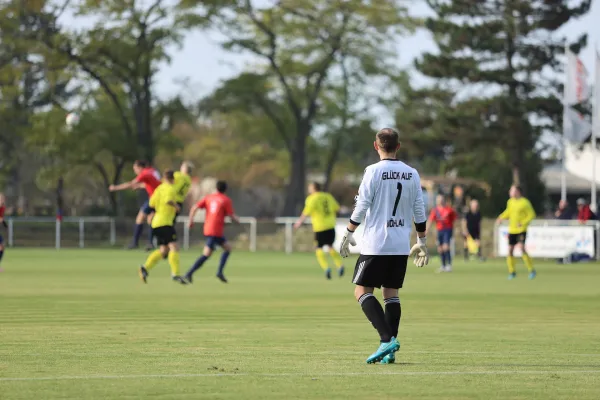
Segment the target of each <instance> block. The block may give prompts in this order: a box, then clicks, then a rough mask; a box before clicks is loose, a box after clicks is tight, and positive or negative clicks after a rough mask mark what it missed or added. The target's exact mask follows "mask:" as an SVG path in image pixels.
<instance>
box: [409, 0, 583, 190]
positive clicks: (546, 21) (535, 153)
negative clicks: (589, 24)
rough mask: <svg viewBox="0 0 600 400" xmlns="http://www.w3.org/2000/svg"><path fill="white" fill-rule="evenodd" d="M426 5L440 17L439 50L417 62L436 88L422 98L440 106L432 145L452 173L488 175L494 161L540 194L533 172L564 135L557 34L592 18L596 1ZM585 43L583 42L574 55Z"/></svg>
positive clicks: (436, 24)
mask: <svg viewBox="0 0 600 400" xmlns="http://www.w3.org/2000/svg"><path fill="white" fill-rule="evenodd" d="M427 3H428V4H429V5H430V7H431V8H432V10H433V11H434V12H435V14H436V15H435V17H432V18H429V19H427V21H426V26H427V28H428V29H429V30H430V31H431V32H432V34H433V37H434V40H435V42H436V44H437V46H438V49H439V51H438V52H436V53H427V54H425V55H423V57H421V58H420V59H419V60H418V61H417V62H416V67H417V69H418V71H419V72H420V73H421V74H423V75H425V76H427V77H429V78H432V79H435V80H436V85H437V89H431V88H428V90H429V91H427V90H426V91H420V92H419V91H418V92H417V93H419V95H422V96H425V98H424V99H423V100H425V101H428V102H433V103H437V104H436V106H437V107H436V109H435V110H430V112H431V113H433V114H430V116H429V117H435V118H436V120H435V121H433V120H430V121H429V123H427V124H426V129H427V130H428V135H427V136H428V140H430V142H431V141H434V142H436V141H437V143H438V146H434V147H436V148H437V149H438V150H439V149H444V152H445V154H442V155H441V157H442V158H443V159H445V160H447V161H448V162H449V164H448V166H449V167H454V168H458V169H459V170H461V169H462V170H463V171H470V173H475V174H476V175H479V176H481V175H484V174H485V173H486V171H485V169H487V170H489V169H490V168H489V167H490V162H491V161H492V160H491V159H494V161H497V162H500V165H495V169H496V171H499V170H503V171H507V172H508V171H510V172H509V174H510V175H511V178H512V181H513V182H514V183H520V184H522V185H523V186H529V187H530V189H532V190H533V189H535V188H537V187H539V178H538V177H537V173H534V174H530V173H529V172H530V171H531V170H532V171H537V172H539V169H540V166H541V162H540V154H539V149H538V148H537V147H536V146H537V145H538V143H539V140H540V137H541V136H542V135H551V134H553V133H555V132H559V131H560V129H561V128H560V126H561V119H562V106H561V102H560V85H559V84H558V82H557V74H558V73H560V72H561V62H560V61H561V59H560V57H561V55H562V54H563V53H564V45H565V40H564V39H563V38H559V37H557V34H556V31H557V30H558V29H560V28H561V27H562V26H563V25H564V24H565V23H567V22H568V21H570V20H571V19H573V18H578V17H580V16H582V15H584V14H585V13H586V12H588V10H589V8H590V3H591V1H589V0H580V1H577V2H571V1H567V0H556V1H551V2H548V1H542V0H533V1H532V0H484V1H478V2H468V1H463V0H452V1H438V0H428V1H427ZM574 3H576V4H574ZM585 41H586V37H585V36H582V37H581V38H580V39H579V40H578V41H577V43H575V44H574V45H573V46H572V48H573V49H574V50H578V48H579V47H581V46H583V45H585ZM552 71H553V72H554V73H552ZM444 107H445V109H444ZM421 122H424V120H421ZM419 133H420V132H419ZM494 153H497V154H498V157H492V156H491V155H492V154H494ZM475 168H482V169H479V170H477V171H474V169H475ZM526 172H527V173H526ZM505 184H506V182H505ZM536 192H537V191H536Z"/></svg>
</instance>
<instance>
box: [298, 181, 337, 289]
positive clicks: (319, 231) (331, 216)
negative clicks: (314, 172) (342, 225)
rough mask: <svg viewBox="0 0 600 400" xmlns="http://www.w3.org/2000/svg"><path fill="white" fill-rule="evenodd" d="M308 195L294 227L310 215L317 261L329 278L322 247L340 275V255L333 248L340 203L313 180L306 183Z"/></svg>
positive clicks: (329, 270) (328, 269) (329, 271)
mask: <svg viewBox="0 0 600 400" xmlns="http://www.w3.org/2000/svg"><path fill="white" fill-rule="evenodd" d="M308 193H309V195H308V197H307V198H306V203H305V205H304V210H303V211H302V215H301V216H300V218H298V221H296V224H295V225H294V228H296V229H298V228H299V227H300V226H301V225H302V223H303V222H304V220H305V219H306V218H307V217H310V221H311V223H312V227H313V232H314V233H315V242H316V246H317V250H316V255H317V261H318V262H319V265H320V266H321V268H323V270H324V271H325V277H327V279H331V268H329V263H328V262H327V256H326V255H325V251H324V249H325V248H327V249H328V250H329V255H330V256H331V258H333V262H334V263H335V266H336V267H337V270H338V275H339V276H340V277H342V276H344V265H343V262H342V256H340V253H338V252H337V251H336V250H335V249H334V248H333V242H335V225H336V222H337V212H338V211H339V209H340V205H339V204H338V202H337V201H335V199H334V198H333V196H332V195H331V194H329V193H326V192H322V191H321V185H320V184H319V183H317V182H313V183H311V184H310V185H308Z"/></svg>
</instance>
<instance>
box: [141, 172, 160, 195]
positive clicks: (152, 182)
mask: <svg viewBox="0 0 600 400" xmlns="http://www.w3.org/2000/svg"><path fill="white" fill-rule="evenodd" d="M135 181H136V182H141V183H143V184H144V186H146V192H148V197H150V196H152V193H154V190H155V189H156V188H157V187H158V185H160V184H161V181H160V175H159V174H158V171H156V170H155V169H154V168H144V169H143V170H142V172H140V174H139V175H138V176H137V177H136V178H135Z"/></svg>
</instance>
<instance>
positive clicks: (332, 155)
mask: <svg viewBox="0 0 600 400" xmlns="http://www.w3.org/2000/svg"><path fill="white" fill-rule="evenodd" d="M341 142H342V134H341V133H340V134H339V135H338V136H336V138H335V139H334V140H333V141H332V146H331V149H330V151H329V157H327V163H326V164H325V183H324V184H323V190H324V191H326V192H327V191H329V186H330V185H331V178H332V176H333V168H334V167H335V165H336V164H337V161H338V159H339V156H340V147H341Z"/></svg>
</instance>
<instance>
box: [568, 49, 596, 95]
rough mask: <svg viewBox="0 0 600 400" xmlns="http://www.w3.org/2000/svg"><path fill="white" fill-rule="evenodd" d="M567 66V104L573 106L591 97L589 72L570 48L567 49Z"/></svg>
mask: <svg viewBox="0 0 600 400" xmlns="http://www.w3.org/2000/svg"><path fill="white" fill-rule="evenodd" d="M566 54H567V67H566V70H565V72H566V80H565V99H564V100H565V104H566V105H569V106H572V105H574V104H579V103H581V102H583V101H585V100H587V99H588V98H589V97H590V87H589V85H588V72H587V70H586V69H585V66H584V65H583V62H581V59H580V58H579V57H577V56H576V55H575V54H574V53H573V52H572V51H571V50H569V48H567V49H566Z"/></svg>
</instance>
